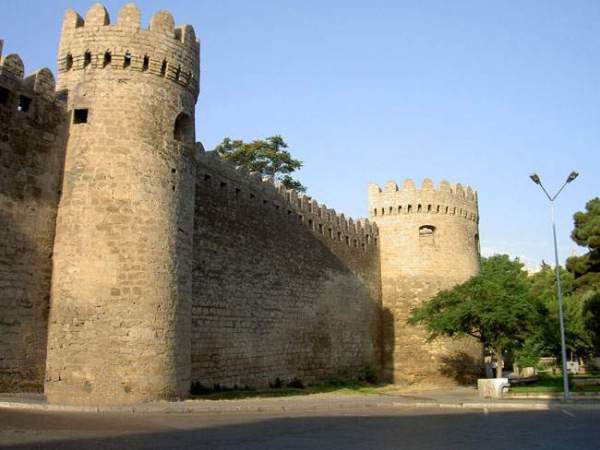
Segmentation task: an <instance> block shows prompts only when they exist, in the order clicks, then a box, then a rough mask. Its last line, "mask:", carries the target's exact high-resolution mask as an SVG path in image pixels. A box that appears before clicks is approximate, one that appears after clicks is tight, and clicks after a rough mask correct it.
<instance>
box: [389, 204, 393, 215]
mask: <svg viewBox="0 0 600 450" xmlns="http://www.w3.org/2000/svg"><path fill="white" fill-rule="evenodd" d="M389 212H390V216H391V215H392V214H394V208H393V207H392V206H390V211H389Z"/></svg>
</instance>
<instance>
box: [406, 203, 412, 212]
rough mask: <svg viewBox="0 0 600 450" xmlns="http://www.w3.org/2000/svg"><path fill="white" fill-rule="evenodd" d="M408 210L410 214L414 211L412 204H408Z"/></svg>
mask: <svg viewBox="0 0 600 450" xmlns="http://www.w3.org/2000/svg"><path fill="white" fill-rule="evenodd" d="M406 212H407V213H408V214H410V213H411V212H412V205H408V206H407V209H406Z"/></svg>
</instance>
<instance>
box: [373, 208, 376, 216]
mask: <svg viewBox="0 0 600 450" xmlns="http://www.w3.org/2000/svg"><path fill="white" fill-rule="evenodd" d="M373 215H374V216H376V215H377V208H375V209H374V210H373Z"/></svg>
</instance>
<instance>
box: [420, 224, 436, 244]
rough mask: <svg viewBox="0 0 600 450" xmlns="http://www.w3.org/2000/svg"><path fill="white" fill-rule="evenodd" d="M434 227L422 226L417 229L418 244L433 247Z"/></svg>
mask: <svg viewBox="0 0 600 450" xmlns="http://www.w3.org/2000/svg"><path fill="white" fill-rule="evenodd" d="M434 235H435V227H434V226H433V225H423V226H421V227H419V242H420V243H421V244H423V245H428V246H433V245H435V240H434Z"/></svg>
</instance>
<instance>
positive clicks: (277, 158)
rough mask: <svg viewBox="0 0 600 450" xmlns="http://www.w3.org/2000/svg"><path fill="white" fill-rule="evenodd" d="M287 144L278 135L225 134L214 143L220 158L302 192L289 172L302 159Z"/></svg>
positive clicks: (301, 186)
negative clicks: (239, 136)
mask: <svg viewBox="0 0 600 450" xmlns="http://www.w3.org/2000/svg"><path fill="white" fill-rule="evenodd" d="M287 147H288V145H287V144H286V143H285V141H284V140H283V138H282V137H281V136H279V135H276V136H271V137H268V138H266V139H258V140H254V141H252V142H244V141H242V140H240V139H234V140H232V139H230V138H228V137H227V138H225V139H223V142H221V143H220V144H219V145H217V146H216V147H215V151H216V152H217V153H218V154H219V155H220V156H221V157H222V158H224V159H227V160H229V161H233V162H235V163H236V164H238V165H240V166H245V167H247V168H248V170H250V171H252V172H259V173H261V174H262V175H265V176H270V177H273V178H274V179H276V180H278V181H279V182H280V183H282V184H283V185H284V186H285V187H286V188H288V189H295V190H297V191H299V192H306V187H305V186H304V185H302V183H300V181H298V180H296V179H294V178H293V177H292V176H291V175H290V174H291V173H293V172H295V171H296V170H298V169H300V168H301V167H302V161H300V160H298V159H295V158H293V157H292V155H291V154H290V152H288V151H287V150H285V149H286V148H287Z"/></svg>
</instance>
